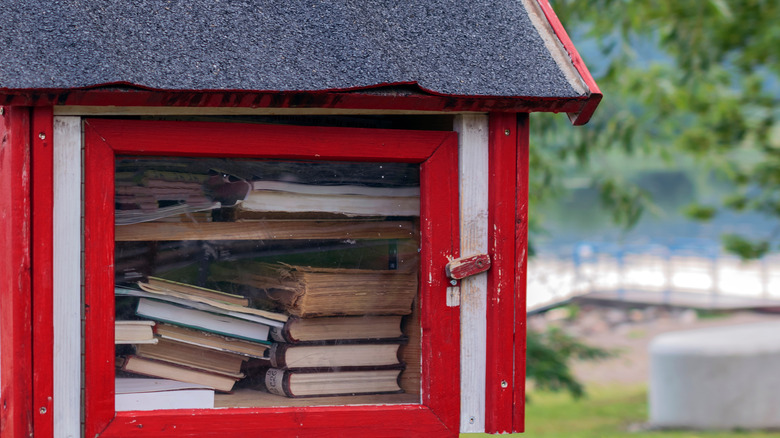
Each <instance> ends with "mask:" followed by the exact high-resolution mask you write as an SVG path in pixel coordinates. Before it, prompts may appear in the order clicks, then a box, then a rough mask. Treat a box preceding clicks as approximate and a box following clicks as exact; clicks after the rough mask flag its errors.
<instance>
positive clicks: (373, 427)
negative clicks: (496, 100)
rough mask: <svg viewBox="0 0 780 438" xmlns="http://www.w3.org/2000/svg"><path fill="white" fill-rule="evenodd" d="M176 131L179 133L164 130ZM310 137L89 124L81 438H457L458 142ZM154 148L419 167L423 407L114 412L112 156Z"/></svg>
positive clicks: (267, 129)
mask: <svg viewBox="0 0 780 438" xmlns="http://www.w3.org/2000/svg"><path fill="white" fill-rule="evenodd" d="M171 128H173V129H174V130H175V131H174V132H175V133H176V135H171V133H170V132H167V131H168V129H171ZM206 128H208V129H206ZM305 128H306V127H282V126H271V125H265V126H263V125H238V124H220V123H214V124H204V123H189V122H176V123H174V124H171V123H168V122H140V121H117V120H96V119H90V120H87V121H86V123H85V148H86V152H85V161H86V172H85V175H86V176H85V178H86V181H85V184H86V186H85V196H86V199H87V200H88V201H87V203H86V207H85V215H86V237H85V246H86V248H85V249H86V252H87V258H86V282H87V283H86V303H87V309H86V358H85V363H86V365H85V366H86V396H85V404H86V407H85V409H86V436H97V435H99V436H127V435H128V434H129V433H131V431H132V433H133V434H135V435H143V436H146V434H148V436H169V435H170V434H171V433H172V432H173V431H176V433H177V434H180V433H182V434H185V435H186V434H197V435H198V436H225V434H226V431H231V432H234V431H237V432H240V433H242V434H250V435H253V434H260V433H263V434H265V433H273V434H275V435H278V436H298V435H299V434H305V435H306V436H334V437H335V436H352V435H355V436H360V435H365V434H366V433H370V434H371V435H372V436H399V435H400V436H426V437H427V436H431V437H437V436H442V437H446V436H450V437H452V436H457V434H458V425H459V407H458V406H459V400H460V394H459V388H460V385H459V367H458V364H459V353H460V348H459V317H458V315H459V313H458V309H457V308H448V307H446V285H447V279H446V276H445V275H444V265H445V264H446V262H447V260H448V257H451V256H453V255H454V256H457V254H456V253H455V252H454V251H455V248H457V246H455V245H457V238H456V237H455V235H456V234H457V230H458V226H457V223H458V217H457V208H458V193H457V136H456V134H454V133H451V132H445V133H443V132H425V131H414V132H409V131H382V130H361V129H345V128H328V129H325V128H316V130H307V129H305ZM304 131H307V135H304V134H302V132H304ZM139 139H141V140H139ZM290 142H292V144H294V149H289V150H285V151H283V152H279V151H278V150H279V149H280V145H283V144H290ZM355 145H359V147H357V146H355ZM410 145H412V146H410ZM149 150H152V151H153V152H154V153H155V154H171V155H184V154H196V155H220V156H237V157H244V156H258V157H267V156H273V157H284V158H299V159H310V160H315V159H336V158H340V159H349V160H354V159H361V160H377V161H379V160H386V161H415V162H421V185H422V193H421V212H422V215H423V218H424V219H422V220H421V228H422V229H421V239H422V242H423V244H422V247H421V252H422V254H423V256H422V259H423V260H427V261H429V262H427V263H422V266H421V273H420V275H421V279H422V281H421V282H420V307H421V326H422V337H423V346H422V355H423V359H424V360H423V362H424V363H423V370H422V374H423V388H422V389H423V403H422V405H397V406H393V405H391V406H366V407H336V408H323V407H307V408H275V409H243V408H235V409H219V410H204V411H198V413H197V415H195V416H193V415H192V412H190V411H167V412H151V413H137V414H128V413H121V414H118V415H117V414H116V413H115V412H114V405H113V351H114V350H113V312H111V311H106V310H105V309H113V272H112V269H111V266H112V260H113V216H114V213H113V205H114V204H113V190H114V189H113V160H114V155H115V154H116V153H124V154H135V153H146V152H147V151H149ZM339 151H343V153H344V157H342V156H339ZM410 155H411V156H412V157H413V159H410V158H409V156H410ZM139 425H141V426H142V427H138V426H139ZM182 431H183V432H182Z"/></svg>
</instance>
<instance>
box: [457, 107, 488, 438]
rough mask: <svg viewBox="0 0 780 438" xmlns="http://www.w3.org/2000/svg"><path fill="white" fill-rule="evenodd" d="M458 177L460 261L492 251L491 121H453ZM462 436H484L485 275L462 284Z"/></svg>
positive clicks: (463, 118)
mask: <svg viewBox="0 0 780 438" xmlns="http://www.w3.org/2000/svg"><path fill="white" fill-rule="evenodd" d="M454 128H455V131H457V132H458V143H459V153H458V162H459V164H458V166H459V174H460V178H459V180H460V183H459V184H460V256H461V257H468V256H472V255H476V254H486V253H487V251H488V223H487V222H488V176H489V169H488V116H486V115H460V116H457V117H455V122H454ZM460 294H461V295H460V333H461V335H460V336H461V337H460V342H461V344H460V415H461V419H460V431H461V432H462V433H480V432H484V431H485V377H486V354H487V353H486V346H485V337H486V334H487V322H486V316H487V275H486V274H485V273H482V274H478V275H475V276H473V277H468V278H464V279H463V280H461V282H460Z"/></svg>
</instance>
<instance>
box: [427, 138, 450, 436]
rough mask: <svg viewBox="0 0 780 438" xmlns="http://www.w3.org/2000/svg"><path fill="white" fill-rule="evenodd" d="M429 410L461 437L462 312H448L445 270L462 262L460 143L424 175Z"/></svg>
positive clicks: (444, 149)
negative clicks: (458, 259) (458, 260)
mask: <svg viewBox="0 0 780 438" xmlns="http://www.w3.org/2000/svg"><path fill="white" fill-rule="evenodd" d="M420 176H421V186H422V188H423V191H422V192H421V207H420V226H421V248H420V249H421V250H420V260H421V272H420V279H421V282H420V283H421V285H423V287H421V289H420V309H421V314H422V318H421V325H422V345H423V367H422V383H423V404H424V405H426V406H429V407H430V408H431V410H432V411H433V412H434V413H435V414H436V415H437V416H438V417H439V418H440V419H441V421H442V422H443V423H444V424H445V425H447V427H448V429H449V430H450V431H453V432H455V433H457V432H458V430H459V428H460V309H459V308H458V307H447V306H446V302H447V285H448V279H447V276H446V274H445V272H444V266H445V265H446V264H447V262H448V261H449V259H450V258H451V257H459V255H460V254H459V251H460V242H459V233H460V223H459V222H460V218H459V210H458V205H459V193H458V138H457V134H455V133H450V134H449V138H448V140H447V141H446V142H445V143H444V144H442V146H441V147H440V148H439V149H438V150H437V151H436V154H434V155H433V156H432V157H431V158H430V159H429V160H427V161H425V162H424V163H423V164H422V166H421V169H420Z"/></svg>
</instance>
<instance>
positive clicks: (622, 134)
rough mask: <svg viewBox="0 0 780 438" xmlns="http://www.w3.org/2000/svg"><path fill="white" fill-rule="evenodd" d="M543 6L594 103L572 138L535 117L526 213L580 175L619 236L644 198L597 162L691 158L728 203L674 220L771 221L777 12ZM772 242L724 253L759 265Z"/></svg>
mask: <svg viewBox="0 0 780 438" xmlns="http://www.w3.org/2000/svg"><path fill="white" fill-rule="evenodd" d="M552 4H553V7H554V8H555V10H556V13H557V14H558V17H559V18H560V20H561V22H562V23H563V24H564V26H566V28H567V29H569V32H570V33H571V34H572V36H573V40H574V41H576V42H577V45H578V47H580V48H581V52H583V53H584V52H585V51H586V50H584V49H586V48H587V49H588V50H587V56H586V57H585V61H586V62H587V63H588V65H589V67H590V69H591V72H592V73H593V74H594V76H595V77H596V81H597V82H598V84H599V86H600V88H601V90H602V92H603V94H604V96H605V98H604V100H603V101H602V103H601V105H600V106H599V109H598V110H597V111H596V114H595V115H594V117H593V119H592V120H591V121H590V123H589V124H588V125H586V126H584V127H578V128H576V129H572V128H571V127H570V126H565V125H567V124H568V120H565V118H563V117H555V118H553V117H546V116H544V115H541V114H540V115H535V117H534V120H533V123H531V127H532V136H531V142H532V151H531V169H533V171H532V172H531V179H532V181H531V190H530V193H531V196H532V200H531V202H532V203H536V202H539V201H540V200H542V199H549V198H550V197H551V196H555V195H556V194H559V193H560V192H561V191H562V190H563V188H564V180H565V177H566V176H567V175H570V174H572V173H576V172H580V173H582V174H587V175H589V176H590V179H589V183H590V185H591V186H592V187H595V188H597V189H598V190H599V191H600V192H601V201H602V203H603V205H604V206H606V207H608V208H609V209H610V210H611V211H613V214H612V216H613V219H614V220H615V223H616V224H617V225H620V226H623V227H631V226H632V225H634V224H636V222H637V221H638V220H639V218H640V217H641V215H642V214H643V213H644V212H645V211H647V210H648V208H649V207H650V208H652V205H653V204H652V200H651V199H650V198H649V197H648V196H647V195H646V194H645V193H643V192H642V191H641V190H639V189H638V188H637V187H636V186H635V185H634V184H633V183H632V182H631V181H625V180H621V179H620V176H619V175H616V172H611V171H610V169H609V168H608V167H605V166H599V165H598V164H599V160H600V159H601V158H600V157H602V156H605V155H607V154H614V153H621V154H624V155H625V156H626V157H628V159H636V160H643V159H646V158H647V157H649V156H652V157H654V158H655V157H660V158H661V159H663V160H666V161H667V162H669V163H673V162H675V161H676V160H679V159H680V157H693V158H695V159H696V160H697V162H698V163H699V166H700V168H701V171H702V172H708V173H712V174H715V175H717V176H719V177H721V178H725V179H726V180H727V181H729V182H730V185H731V187H733V191H734V193H733V194H732V195H729V196H727V197H726V198H725V199H723V202H722V205H719V206H718V207H717V208H712V207H699V208H696V207H691V208H689V209H688V211H687V212H686V213H689V215H690V216H692V217H695V218H699V219H704V220H707V219H711V218H712V217H714V216H715V215H716V214H718V211H719V210H720V209H731V210H736V211H756V212H760V213H763V214H766V215H770V216H772V217H776V218H777V219H778V223H780V105H778V104H780V50H778V47H780V2H776V1H773V0H730V1H726V0H659V1H657V2H646V1H639V0H624V1H622V2H619V3H615V2H613V1H607V0H591V1H587V2H584V1H581V0H553V1H552ZM591 48H592V50H590V49H591ZM594 53H597V54H598V55H597V56H595V57H594V55H593V54H594ZM536 144H538V145H543V147H534V145H536ZM532 216H533V215H532ZM536 229H538V227H537V228H532V230H536ZM778 235H780V226H778V227H775V229H774V230H767V233H766V236H765V242H764V243H767V244H766V245H762V244H761V243H760V242H759V243H758V244H756V243H755V242H754V243H753V244H752V245H751V246H750V247H749V248H747V246H746V245H745V243H746V241H744V239H743V241H741V242H738V241H736V240H734V238H728V237H726V238H724V243H725V246H726V248H727V249H729V250H733V251H734V250H736V252H737V254H739V255H741V256H743V257H760V256H761V255H762V254H764V253H765V252H766V251H769V250H770V249H772V248H771V245H769V244H768V243H769V242H772V241H773V240H775V241H776V240H777V237H778ZM748 243H749V242H748ZM748 249H749V250H748Z"/></svg>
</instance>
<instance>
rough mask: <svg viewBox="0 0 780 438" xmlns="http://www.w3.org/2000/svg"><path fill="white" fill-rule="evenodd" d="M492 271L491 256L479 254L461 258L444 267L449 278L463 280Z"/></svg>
mask: <svg viewBox="0 0 780 438" xmlns="http://www.w3.org/2000/svg"><path fill="white" fill-rule="evenodd" d="M488 269H490V256H489V255H487V254H477V255H474V256H471V257H461V258H457V259H455V260H452V261H450V262H449V263H447V266H445V267H444V270H445V273H446V274H447V277H448V278H452V279H455V280H462V279H464V278H466V277H471V276H472V275H477V274H479V273H480V272H485V271H487V270H488Z"/></svg>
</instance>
